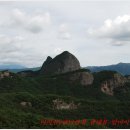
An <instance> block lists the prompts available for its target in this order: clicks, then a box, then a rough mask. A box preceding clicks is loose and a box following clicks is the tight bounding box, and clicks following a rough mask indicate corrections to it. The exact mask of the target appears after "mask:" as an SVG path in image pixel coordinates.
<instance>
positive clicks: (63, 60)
mask: <svg viewBox="0 0 130 130" xmlns="http://www.w3.org/2000/svg"><path fill="white" fill-rule="evenodd" d="M80 68H81V67H80V63H79V61H78V59H77V58H76V57H75V56H74V55H73V54H71V53H70V52H68V51H64V52H63V53H61V54H59V55H57V56H56V57H55V58H54V59H52V58H51V57H47V59H46V61H45V62H44V63H43V65H42V67H41V70H40V73H43V74H52V73H53V74H61V73H66V72H70V71H75V70H78V69H80Z"/></svg>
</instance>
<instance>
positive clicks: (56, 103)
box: [53, 99, 80, 110]
mask: <svg viewBox="0 0 130 130" xmlns="http://www.w3.org/2000/svg"><path fill="white" fill-rule="evenodd" d="M79 105H80V104H77V105H76V104H75V103H74V102H73V101H71V102H70V103H66V102H65V101H63V100H61V99H55V100H53V107H54V109H57V110H63V109H66V110H74V109H77V108H78V106H79Z"/></svg>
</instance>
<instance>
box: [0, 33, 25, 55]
mask: <svg viewBox="0 0 130 130" xmlns="http://www.w3.org/2000/svg"><path fill="white" fill-rule="evenodd" d="M23 40H24V38H23V37H21V36H15V37H9V36H7V35H2V34H1V35H0V54H1V53H10V52H14V51H18V49H20V48H21V42H22V41H23Z"/></svg>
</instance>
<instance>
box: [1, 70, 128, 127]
mask: <svg viewBox="0 0 130 130" xmlns="http://www.w3.org/2000/svg"><path fill="white" fill-rule="evenodd" d="M78 71H80V72H81V71H86V70H78ZM72 73H75V72H71V73H66V74H63V75H55V76H54V75H53V76H51V77H46V76H42V75H40V76H37V77H20V76H19V75H17V74H13V77H6V78H3V79H0V105H1V106H0V128H118V126H117V127H115V126H111V125H107V126H99V125H94V126H91V125H89V124H86V125H84V126H83V125H77V126H75V125H53V126H51V125H46V126H45V125H41V124H40V121H41V120H42V119H61V120H65V119H70V120H77V119H78V120H79V119H80V120H82V119H89V120H90V119H104V118H106V119H109V120H111V119H129V115H130V111H129V110H130V84H126V85H125V89H124V88H120V90H115V92H116V94H115V96H108V95H106V94H103V93H102V92H101V90H100V87H99V84H100V83H101V81H104V80H106V79H109V78H112V76H113V74H114V73H115V72H110V71H109V72H106V71H104V72H100V73H95V74H94V77H95V80H94V84H93V85H91V86H86V87H84V86H81V85H80V84H79V83H78V82H75V83H73V84H72V83H71V82H70V81H67V80H65V78H64V76H69V75H70V74H72ZM122 90H123V91H122ZM118 91H119V92H118ZM55 99H61V100H63V101H64V102H66V103H70V102H71V101H73V102H74V103H75V104H79V103H80V105H79V106H78V108H77V109H74V110H71V109H70V110H57V109H55V108H54V104H53V100H55ZM21 102H30V103H31V106H22V105H21V104H20V103H21ZM120 127H121V128H129V126H124V125H123V126H120Z"/></svg>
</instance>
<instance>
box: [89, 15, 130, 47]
mask: <svg viewBox="0 0 130 130" xmlns="http://www.w3.org/2000/svg"><path fill="white" fill-rule="evenodd" d="M88 34H89V36H92V37H96V38H101V39H107V40H108V41H109V42H111V43H112V44H113V45H117V46H121V45H124V44H127V43H130V15H124V16H118V17H116V18H115V19H114V20H111V19H107V20H106V21H105V22H104V25H103V26H101V27H100V28H98V29H89V30H88Z"/></svg>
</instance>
